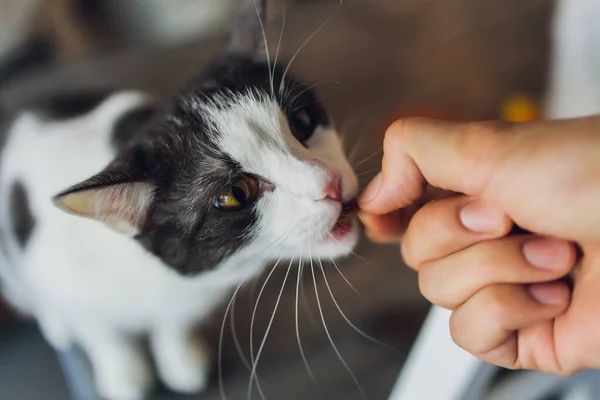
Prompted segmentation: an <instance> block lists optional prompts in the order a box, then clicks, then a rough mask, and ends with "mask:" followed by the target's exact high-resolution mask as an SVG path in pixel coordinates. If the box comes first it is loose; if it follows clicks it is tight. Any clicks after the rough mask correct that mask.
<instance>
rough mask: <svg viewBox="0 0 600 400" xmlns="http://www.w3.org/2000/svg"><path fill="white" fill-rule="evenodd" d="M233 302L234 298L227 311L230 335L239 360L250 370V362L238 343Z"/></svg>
mask: <svg viewBox="0 0 600 400" xmlns="http://www.w3.org/2000/svg"><path fill="white" fill-rule="evenodd" d="M235 303H236V300H234V301H233V303H232V304H231V312H230V313H229V326H230V328H231V337H232V338H233V344H234V346H235V349H236V350H237V352H238V355H239V356H240V360H242V364H244V367H245V368H246V369H247V370H248V371H250V369H251V367H250V363H249V362H248V359H247V358H246V355H245V354H244V350H243V349H242V346H241V344H240V339H239V338H238V334H237V330H236V329H235Z"/></svg>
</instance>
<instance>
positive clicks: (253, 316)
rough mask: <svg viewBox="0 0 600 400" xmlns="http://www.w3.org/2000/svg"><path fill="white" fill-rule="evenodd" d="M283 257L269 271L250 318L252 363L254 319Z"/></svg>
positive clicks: (251, 356) (251, 359) (251, 353)
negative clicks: (270, 280) (263, 295)
mask: <svg viewBox="0 0 600 400" xmlns="http://www.w3.org/2000/svg"><path fill="white" fill-rule="evenodd" d="M281 259H282V257H279V259H278V260H277V262H276V263H275V265H273V268H271V272H269V275H267V278H266V279H265V281H264V283H263V285H262V288H261V289H260V292H258V297H257V298H256V303H255V304H254V310H252V317H251V318H250V361H251V363H252V364H254V319H255V318H256V311H257V310H258V304H259V303H260V298H261V297H262V294H263V292H264V291H265V288H266V287H267V283H268V282H269V279H271V275H273V273H274V272H275V268H277V265H279V262H280V261H281Z"/></svg>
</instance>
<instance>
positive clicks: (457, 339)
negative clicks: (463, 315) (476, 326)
mask: <svg viewBox="0 0 600 400" xmlns="http://www.w3.org/2000/svg"><path fill="white" fill-rule="evenodd" d="M466 326H467V325H466V324H464V323H463V322H462V321H461V320H460V318H458V314H457V313H456V312H453V313H452V315H451V317H450V337H451V338H452V341H453V342H454V344H456V345H457V346H458V347H460V348H461V349H463V350H465V351H467V352H469V353H471V354H473V352H472V351H471V349H470V348H469V344H470V343H471V341H469V340H468V333H467V331H466V329H465V328H466Z"/></svg>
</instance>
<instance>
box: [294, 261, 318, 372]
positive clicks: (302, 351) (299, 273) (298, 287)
mask: <svg viewBox="0 0 600 400" xmlns="http://www.w3.org/2000/svg"><path fill="white" fill-rule="evenodd" d="M302 261H303V260H302V259H300V261H299V262H298V278H297V280H296V308H295V321H296V339H297V340H298V348H299V349H300V355H301V356H302V361H303V362H304V366H305V367H306V371H307V372H308V375H309V376H310V379H311V380H312V381H313V382H316V380H315V376H314V374H313V372H312V369H311V368H310V365H309V364H308V360H307V359H306V355H305V354H304V349H303V348H302V341H301V340H300V324H299V322H298V321H299V318H298V298H299V293H300V282H301V281H302V267H303V265H302Z"/></svg>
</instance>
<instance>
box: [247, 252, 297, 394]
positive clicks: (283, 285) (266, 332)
mask: <svg viewBox="0 0 600 400" xmlns="http://www.w3.org/2000/svg"><path fill="white" fill-rule="evenodd" d="M293 262H294V256H292V259H291V261H290V265H289V266H288V269H287V272H286V273H285V277H284V278H283V283H282V284H281V289H280V290H279V295H278V296H277V300H276V301H275V306H274V307H273V313H272V314H271V319H270V320H269V323H268V324H267V329H266V330H265V334H264V335H263V339H262V341H261V343H260V346H259V348H258V352H257V353H256V358H255V359H254V361H253V364H252V372H251V373H250V381H249V382H248V400H251V399H252V382H253V381H256V384H257V386H258V376H257V375H256V366H257V365H258V361H259V360H260V355H261V353H262V351H263V349H264V347H265V343H266V341H267V337H268V336H269V332H270V331H271V326H272V325H273V320H274V319H275V314H276V313H277V308H278V307H279V302H280V301H281V297H282V295H283V289H285V284H286V282H287V279H288V276H289V275H290V271H291V269H292V264H293ZM261 398H262V399H263V400H265V397H264V396H263V395H262V394H261Z"/></svg>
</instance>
